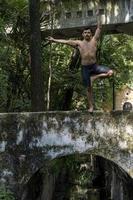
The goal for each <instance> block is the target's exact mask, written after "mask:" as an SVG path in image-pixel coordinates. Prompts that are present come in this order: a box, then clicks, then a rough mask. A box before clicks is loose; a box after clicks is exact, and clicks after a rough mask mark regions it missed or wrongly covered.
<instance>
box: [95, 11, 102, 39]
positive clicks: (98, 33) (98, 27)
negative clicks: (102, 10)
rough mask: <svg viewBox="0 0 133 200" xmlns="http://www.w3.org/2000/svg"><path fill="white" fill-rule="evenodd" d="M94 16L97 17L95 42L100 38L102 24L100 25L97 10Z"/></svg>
mask: <svg viewBox="0 0 133 200" xmlns="http://www.w3.org/2000/svg"><path fill="white" fill-rule="evenodd" d="M96 16H97V29H96V32H95V35H94V38H95V39H96V40H98V39H99V38H100V34H101V29H102V23H101V19H100V16H99V11H98V10H97V12H96Z"/></svg>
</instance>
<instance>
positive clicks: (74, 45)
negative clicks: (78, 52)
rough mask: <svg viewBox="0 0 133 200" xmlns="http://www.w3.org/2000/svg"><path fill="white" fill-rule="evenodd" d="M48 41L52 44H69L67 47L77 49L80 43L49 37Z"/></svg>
mask: <svg viewBox="0 0 133 200" xmlns="http://www.w3.org/2000/svg"><path fill="white" fill-rule="evenodd" d="M47 40H49V41H51V42H55V43H61V44H67V45H70V46H72V47H77V46H78V45H79V41H78V40H71V39H69V40H64V39H55V38H53V37H48V39H47Z"/></svg>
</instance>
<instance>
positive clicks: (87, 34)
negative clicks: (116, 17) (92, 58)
mask: <svg viewBox="0 0 133 200" xmlns="http://www.w3.org/2000/svg"><path fill="white" fill-rule="evenodd" d="M82 35H83V38H84V39H86V40H90V39H91V38H92V33H91V30H90V29H87V30H84V31H83V34H82Z"/></svg>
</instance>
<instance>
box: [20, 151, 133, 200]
mask: <svg viewBox="0 0 133 200" xmlns="http://www.w3.org/2000/svg"><path fill="white" fill-rule="evenodd" d="M132 188H133V179H132V178H131V177H129V175H128V174H127V173H126V172H124V170H123V169H121V168H120V167H119V166H117V165H116V164H115V163H113V162H112V161H109V160H107V159H104V158H103V157H99V156H92V155H90V154H74V155H70V156H64V157H60V158H57V159H54V160H52V161H49V162H48V163H46V165H45V166H44V167H43V168H41V169H40V170H39V171H37V172H36V173H35V174H34V176H33V177H32V178H31V179H30V181H29V182H28V183H27V185H25V188H24V189H23V195H22V198H21V200H44V199H45V200H109V199H113V200H132V196H133V191H132Z"/></svg>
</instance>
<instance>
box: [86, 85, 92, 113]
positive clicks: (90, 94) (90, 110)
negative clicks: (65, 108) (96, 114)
mask: <svg viewBox="0 0 133 200" xmlns="http://www.w3.org/2000/svg"><path fill="white" fill-rule="evenodd" d="M87 100H88V106H89V109H88V111H89V112H92V111H93V98H92V87H91V86H90V87H88V89H87Z"/></svg>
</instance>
